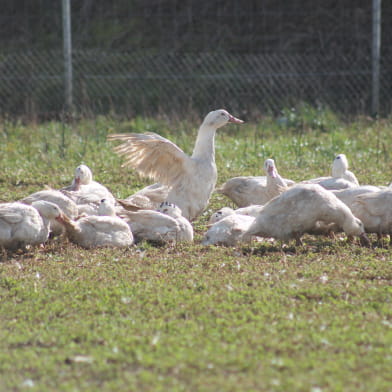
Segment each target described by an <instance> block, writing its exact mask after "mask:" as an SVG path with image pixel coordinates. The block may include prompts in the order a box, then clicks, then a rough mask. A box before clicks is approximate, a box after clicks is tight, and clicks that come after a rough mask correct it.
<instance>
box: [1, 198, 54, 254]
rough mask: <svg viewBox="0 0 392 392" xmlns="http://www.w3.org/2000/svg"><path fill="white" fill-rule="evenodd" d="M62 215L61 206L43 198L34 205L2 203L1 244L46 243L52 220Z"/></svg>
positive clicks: (9, 245)
mask: <svg viewBox="0 0 392 392" xmlns="http://www.w3.org/2000/svg"><path fill="white" fill-rule="evenodd" d="M60 216H61V210H60V208H59V207H58V206H57V205H56V204H54V203H50V202H47V201H43V200H37V201H34V202H33V203H32V205H27V204H23V203H20V202H13V203H3V204H0V246H3V247H4V248H7V249H12V250H15V249H18V248H25V247H26V246H27V245H38V244H42V243H44V242H45V241H46V240H47V239H48V236H49V231H50V222H51V221H52V220H55V219H57V218H59V217H60Z"/></svg>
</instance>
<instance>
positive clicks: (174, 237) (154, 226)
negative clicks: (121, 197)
mask: <svg viewBox="0 0 392 392" xmlns="http://www.w3.org/2000/svg"><path fill="white" fill-rule="evenodd" d="M120 216H121V217H122V218H123V219H124V220H125V221H126V222H127V223H128V224H129V226H130V228H131V230H132V233H133V235H134V236H135V241H136V242H139V241H142V240H147V241H154V242H159V243H166V242H191V241H193V227H192V225H191V224H190V222H189V221H188V220H187V219H186V218H185V217H184V216H183V215H182V213H181V210H180V208H179V207H177V206H175V205H174V204H171V203H168V202H163V203H162V204H161V205H160V206H159V208H158V210H157V211H153V210H140V211H137V212H131V211H127V212H125V213H123V214H121V215H120Z"/></svg>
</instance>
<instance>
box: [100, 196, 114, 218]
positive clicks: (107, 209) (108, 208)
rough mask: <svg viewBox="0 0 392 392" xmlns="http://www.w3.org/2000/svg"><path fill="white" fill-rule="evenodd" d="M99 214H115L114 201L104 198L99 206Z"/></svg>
mask: <svg viewBox="0 0 392 392" xmlns="http://www.w3.org/2000/svg"><path fill="white" fill-rule="evenodd" d="M98 215H100V216H115V215H116V208H115V206H114V203H112V202H111V200H109V199H102V200H101V201H100V203H99V206H98Z"/></svg>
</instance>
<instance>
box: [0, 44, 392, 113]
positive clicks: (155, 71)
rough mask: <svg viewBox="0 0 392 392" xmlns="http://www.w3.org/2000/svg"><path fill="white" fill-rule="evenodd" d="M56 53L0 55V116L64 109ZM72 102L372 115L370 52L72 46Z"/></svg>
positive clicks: (128, 109) (96, 108)
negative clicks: (317, 109) (313, 108)
mask: <svg viewBox="0 0 392 392" xmlns="http://www.w3.org/2000/svg"><path fill="white" fill-rule="evenodd" d="M391 60H392V56H391V55H384V56H383V57H382V63H381V83H380V85H381V90H380V104H381V112H382V113H383V114H387V113H389V112H390V111H391V109H392V69H391V67H390V66H389V65H390V64H391V63H392V61H391ZM63 73H64V69H63V57H62V52H61V51H31V52H18V53H3V54H1V56H0V107H1V112H2V114H3V115H4V114H7V113H9V114H12V115H26V114H27V115H39V116H46V115H47V116H49V117H51V116H53V115H56V114H58V113H60V112H61V111H62V110H63V108H64V78H63ZM73 75H74V80H73V94H74V97H73V100H74V106H75V110H76V111H78V112H81V113H87V112H93V113H107V112H109V111H114V112H116V113H122V114H133V113H145V114H153V113H156V112H157V111H170V112H179V113H181V112H183V111H184V110H188V109H195V110H200V111H206V110H209V109H211V108H213V107H226V108H230V109H232V110H235V111H236V112H241V111H251V112H254V111H256V112H258V113H260V112H261V113H265V112H273V113H276V112H278V111H280V110H281V109H282V108H284V107H291V106H293V105H296V104H297V103H298V102H307V103H310V104H312V105H325V106H326V107H329V108H331V109H332V110H335V111H338V112H341V113H346V114H358V113H367V114H368V113H370V100H371V59H370V56H369V54H368V53H363V54H362V55H359V54H358V53H355V55H354V54H351V55H350V54H348V55H347V56H338V57H329V58H326V57H323V56H321V55H315V54H312V55H304V54H298V55H296V54H282V53H279V54H228V53H199V54H196V53H174V54H149V53H146V52H115V51H110V52H102V51H94V50H83V51H74V52H73Z"/></svg>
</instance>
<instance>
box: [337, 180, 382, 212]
mask: <svg viewBox="0 0 392 392" xmlns="http://www.w3.org/2000/svg"><path fill="white" fill-rule="evenodd" d="M380 190H381V189H380V188H379V187H377V186H373V185H361V186H358V187H356V188H349V189H339V190H332V191H331V192H332V193H333V194H334V195H335V196H336V197H337V198H338V199H339V200H341V201H342V202H343V203H344V204H346V205H347V206H348V207H350V209H351V210H352V206H353V204H354V202H355V201H356V199H357V196H359V195H362V194H365V193H374V192H379V191H380Z"/></svg>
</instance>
